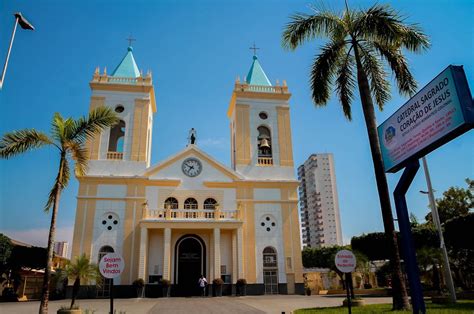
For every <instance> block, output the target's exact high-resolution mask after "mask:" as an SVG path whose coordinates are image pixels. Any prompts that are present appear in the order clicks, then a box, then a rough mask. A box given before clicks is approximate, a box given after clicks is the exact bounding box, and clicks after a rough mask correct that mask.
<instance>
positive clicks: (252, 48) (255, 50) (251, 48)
mask: <svg viewBox="0 0 474 314" xmlns="http://www.w3.org/2000/svg"><path fill="white" fill-rule="evenodd" d="M249 49H250V50H253V55H254V56H256V55H257V50H258V49H260V48H257V46H255V42H254V43H253V46H252V47H250V48H249Z"/></svg>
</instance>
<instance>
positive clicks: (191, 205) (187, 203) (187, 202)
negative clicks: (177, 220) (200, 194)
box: [184, 197, 198, 209]
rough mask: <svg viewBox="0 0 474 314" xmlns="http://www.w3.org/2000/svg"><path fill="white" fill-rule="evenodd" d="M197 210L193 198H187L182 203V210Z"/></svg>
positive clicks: (196, 203)
mask: <svg viewBox="0 0 474 314" xmlns="http://www.w3.org/2000/svg"><path fill="white" fill-rule="evenodd" d="M197 208H198V202H197V201H196V199H195V198H192V197H190V198H187V199H186V200H185V201H184V209H197Z"/></svg>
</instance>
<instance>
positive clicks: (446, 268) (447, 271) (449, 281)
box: [420, 157, 456, 303]
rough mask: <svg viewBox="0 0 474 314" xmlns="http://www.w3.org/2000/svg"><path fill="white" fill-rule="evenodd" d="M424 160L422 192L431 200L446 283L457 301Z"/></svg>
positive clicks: (428, 173) (453, 300) (452, 296)
mask: <svg viewBox="0 0 474 314" xmlns="http://www.w3.org/2000/svg"><path fill="white" fill-rule="evenodd" d="M422 161H423V169H424V170H425V177H426V184H427V185H428V192H425V191H420V193H422V194H427V195H428V199H429V201H430V208H431V217H432V218H433V223H434V225H435V227H436V229H437V230H438V236H439V242H440V248H441V252H442V254H443V266H444V267H443V268H444V276H445V278H446V285H447V286H448V289H449V294H450V297H451V302H452V303H455V302H456V291H455V290H454V283H453V277H452V275H451V268H450V267H449V259H448V252H447V251H446V245H445V243H444V237H443V230H442V229H441V222H440V221H439V215H438V209H437V208H436V202H435V198H434V190H433V187H432V186H431V178H430V172H429V171H428V163H427V162H426V158H425V157H423V158H422Z"/></svg>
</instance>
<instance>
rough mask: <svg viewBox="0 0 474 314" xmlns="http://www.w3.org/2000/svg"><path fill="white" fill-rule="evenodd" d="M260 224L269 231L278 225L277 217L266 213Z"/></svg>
mask: <svg viewBox="0 0 474 314" xmlns="http://www.w3.org/2000/svg"><path fill="white" fill-rule="evenodd" d="M260 226H262V228H263V229H264V230H265V231H267V232H270V231H273V229H275V227H276V222H275V219H273V217H271V216H268V215H265V216H263V217H262V218H261V222H260Z"/></svg>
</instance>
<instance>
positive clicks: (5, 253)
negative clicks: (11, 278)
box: [0, 233, 13, 284]
mask: <svg viewBox="0 0 474 314" xmlns="http://www.w3.org/2000/svg"><path fill="white" fill-rule="evenodd" d="M12 249H13V244H12V241H11V240H10V238H9V237H7V236H6V235H4V234H3V233H0V284H3V283H4V282H5V281H7V280H8V261H9V259H10V255H11V254H12Z"/></svg>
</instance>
